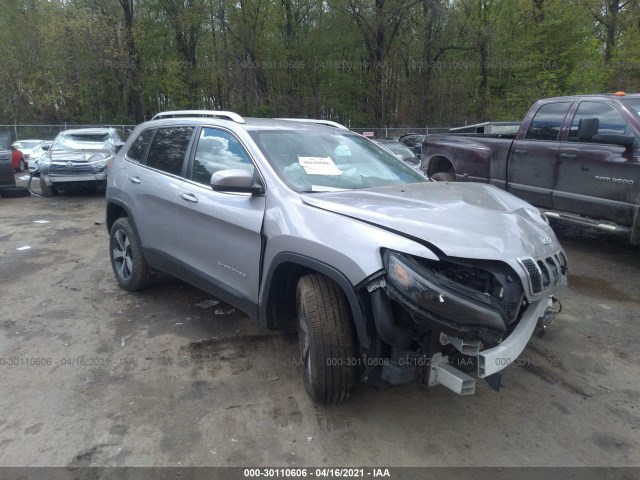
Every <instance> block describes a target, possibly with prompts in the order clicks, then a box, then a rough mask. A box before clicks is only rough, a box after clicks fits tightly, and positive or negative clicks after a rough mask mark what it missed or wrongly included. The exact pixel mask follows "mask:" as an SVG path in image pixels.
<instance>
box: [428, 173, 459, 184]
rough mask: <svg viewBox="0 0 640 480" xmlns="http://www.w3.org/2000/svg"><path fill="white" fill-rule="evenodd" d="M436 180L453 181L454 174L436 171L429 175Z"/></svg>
mask: <svg viewBox="0 0 640 480" xmlns="http://www.w3.org/2000/svg"><path fill="white" fill-rule="evenodd" d="M431 178H432V179H433V180H435V181H436V182H455V181H456V174H455V173H453V172H438V173H434V174H433V175H431Z"/></svg>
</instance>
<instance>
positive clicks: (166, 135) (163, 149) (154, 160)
mask: <svg viewBox="0 0 640 480" xmlns="http://www.w3.org/2000/svg"><path fill="white" fill-rule="evenodd" d="M192 134H193V127H171V128H160V129H159V130H158V131H157V133H156V135H155V137H153V142H152V143H151V146H150V147H149V153H148V154H147V162H146V165H147V166H148V167H152V168H157V169H158V170H162V171H163V172H167V173H171V174H172V175H180V174H181V173H182V164H183V162H184V157H185V154H186V153H187V148H188V147H189V141H190V140H191V135H192Z"/></svg>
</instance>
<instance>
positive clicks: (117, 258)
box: [109, 217, 151, 292]
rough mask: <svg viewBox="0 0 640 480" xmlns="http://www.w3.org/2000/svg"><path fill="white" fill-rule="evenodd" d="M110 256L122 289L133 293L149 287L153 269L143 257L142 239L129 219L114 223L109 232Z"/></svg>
mask: <svg viewBox="0 0 640 480" xmlns="http://www.w3.org/2000/svg"><path fill="white" fill-rule="evenodd" d="M109 256H110V258H111V268H113V274H114V275H115V277H116V280H117V281H118V283H119V284H120V287H122V288H123V289H125V290H129V291H131V292H133V291H136V290H142V289H144V288H146V287H147V286H148V285H149V283H150V282H151V268H149V266H148V265H147V261H146V260H145V259H144V256H143V255H142V247H141V244H140V239H139V238H138V236H137V235H136V232H135V230H134V229H133V227H132V226H131V220H129V218H128V217H121V218H119V219H117V220H116V221H115V222H113V226H112V227H111V231H110V232H109Z"/></svg>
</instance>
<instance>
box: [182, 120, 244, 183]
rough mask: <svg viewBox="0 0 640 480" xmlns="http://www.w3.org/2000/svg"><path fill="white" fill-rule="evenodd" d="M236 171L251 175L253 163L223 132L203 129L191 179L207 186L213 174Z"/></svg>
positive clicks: (237, 143) (231, 138)
mask: <svg viewBox="0 0 640 480" xmlns="http://www.w3.org/2000/svg"><path fill="white" fill-rule="evenodd" d="M238 169H240V170H246V171H247V172H249V173H251V174H253V172H254V166H253V163H252V162H251V159H250V158H249V155H248V154H247V152H246V151H245V150H244V148H243V147H242V145H241V144H240V142H239V141H238V139H237V138H236V137H234V136H233V135H231V134H230V133H229V132H226V131H224V130H218V129H216V128H203V129H202V132H201V133H200V138H199V139H198V146H197V147H196V153H195V157H194V160H193V172H192V174H191V179H192V180H194V181H195V182H198V183H202V184H204V185H209V184H210V183H211V175H213V174H214V173H216V172H218V171H220V170H238Z"/></svg>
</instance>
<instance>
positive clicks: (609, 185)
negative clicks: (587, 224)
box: [553, 100, 640, 226]
mask: <svg viewBox="0 0 640 480" xmlns="http://www.w3.org/2000/svg"><path fill="white" fill-rule="evenodd" d="M603 135H631V136H636V133H635V132H634V131H633V128H632V127H631V125H629V123H628V122H627V121H626V120H625V118H624V117H623V116H622V114H621V113H620V112H618V111H617V110H616V108H615V107H614V106H613V105H611V104H608V103H606V102H599V101H594V100H585V101H582V102H580V104H579V105H578V108H577V110H576V112H575V115H574V117H573V119H572V122H571V129H570V131H569V135H568V138H567V141H565V142H562V144H561V145H560V163H559V166H558V180H557V183H556V191H555V192H554V197H553V204H554V208H555V209H556V210H561V211H565V212H571V213H577V214H579V215H585V216H588V217H591V218H595V219H601V220H608V221H612V222H615V223H617V224H619V225H625V226H629V225H632V223H633V219H634V216H635V208H636V204H637V201H638V200H637V198H636V192H637V185H638V183H639V182H640V164H638V162H636V161H633V160H634V159H633V153H632V152H631V151H629V150H626V149H625V147H622V146H619V145H612V144H607V143H604V142H603V140H604V141H606V137H604V136H603ZM636 141H637V140H636Z"/></svg>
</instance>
